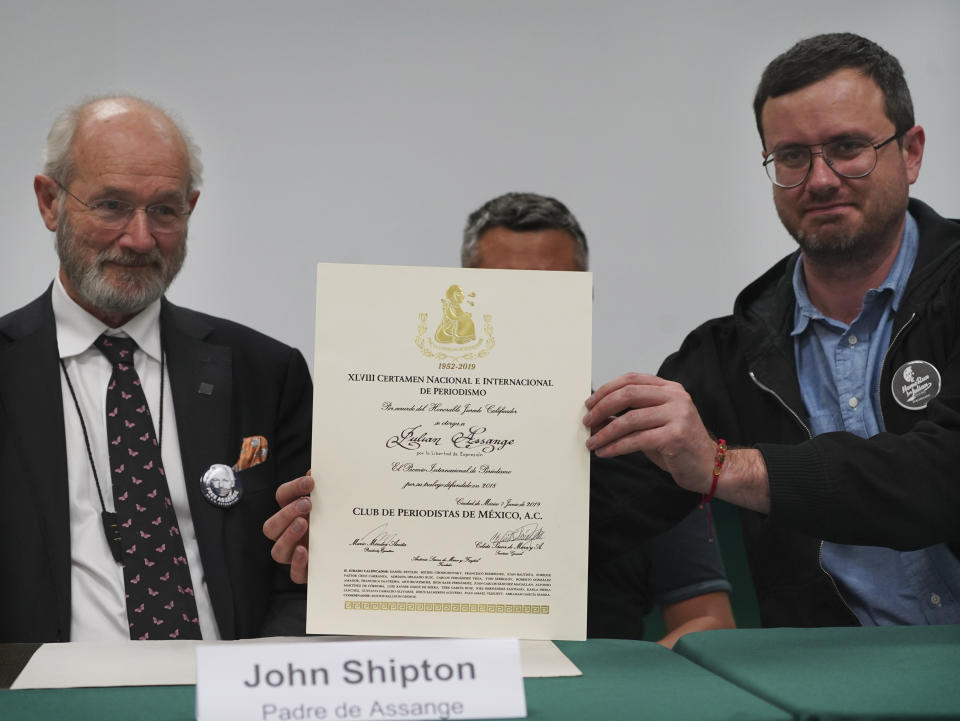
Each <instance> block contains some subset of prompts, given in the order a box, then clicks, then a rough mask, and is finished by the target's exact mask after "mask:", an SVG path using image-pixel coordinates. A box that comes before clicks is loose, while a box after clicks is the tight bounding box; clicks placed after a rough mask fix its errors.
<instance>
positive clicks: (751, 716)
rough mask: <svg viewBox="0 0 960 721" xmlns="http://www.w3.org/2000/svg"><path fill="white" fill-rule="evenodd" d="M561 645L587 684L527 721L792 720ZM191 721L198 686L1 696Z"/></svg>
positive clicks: (655, 671)
mask: <svg viewBox="0 0 960 721" xmlns="http://www.w3.org/2000/svg"><path fill="white" fill-rule="evenodd" d="M557 645H558V646H559V647H560V650H562V651H563V652H564V653H565V654H566V655H567V656H568V657H569V658H570V659H571V660H572V661H573V662H574V663H575V664H576V665H577V666H578V667H579V668H580V670H581V671H583V676H579V677H575V678H530V679H526V681H525V682H524V684H525V686H526V692H527V712H528V716H527V718H529V719H532V720H533V721H538V720H539V721H563V719H577V720H578V721H579V720H581V719H609V720H610V721H616V720H618V719H623V721H644V720H645V719H650V720H651V721H685V720H687V719H689V720H690V721H696V720H702V721H718V719H737V721H789V719H790V715H789V714H787V713H784V712H783V711H781V710H780V709H778V708H776V707H774V706H771V705H770V704H768V703H767V702H765V701H762V700H761V699H759V698H756V697H755V696H753V695H751V694H749V693H747V692H746V691H743V690H741V689H739V688H737V687H736V686H734V685H732V684H730V683H728V682H727V681H724V680H723V679H721V678H719V677H717V676H715V675H714V674H712V673H709V672H708V671H705V670H704V669H702V668H700V667H699V666H697V665H696V664H694V663H691V662H690V661H688V660H686V659H685V658H682V657H680V656H678V655H676V654H674V653H672V652H670V651H667V650H666V649H664V648H662V647H660V646H658V645H656V644H652V643H647V642H644V641H612V640H602V639H601V640H590V641H587V642H586V643H575V642H569V641H567V642H563V641H561V642H558V643H557ZM15 651H16V646H15V645H10V644H8V645H6V646H3V645H0V660H2V658H3V657H4V656H5V655H7V656H9V655H11V654H13V653H14V652H15ZM21 655H22V654H21ZM193 718H194V687H193V686H151V687H135V688H80V689H63V690H60V689H57V690H42V691H40V690H25V691H9V690H3V691H0V719H4V721H6V720H7V719H10V721H13V720H14V719H16V720H17V721H19V720H20V719H30V720H31V721H45V720H46V719H51V720H52V719H57V721H65V720H67V719H69V720H70V721H87V720H88V719H89V720H90V721H103V720H104V719H138V721H153V720H155V719H156V720H159V719H164V720H165V721H167V720H168V721H174V720H175V721H189V720H190V719H193Z"/></svg>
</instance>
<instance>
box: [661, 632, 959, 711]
mask: <svg viewBox="0 0 960 721" xmlns="http://www.w3.org/2000/svg"><path fill="white" fill-rule="evenodd" d="M676 652H677V653H679V654H680V655H682V656H684V657H686V658H688V659H690V660H692V661H695V662H696V663H698V664H700V665H701V666H703V667H704V668H705V669H707V670H709V671H712V672H713V673H715V674H717V675H718V676H722V677H723V678H725V679H727V680H728V681H730V682H731V683H734V684H736V685H737V686H739V687H741V688H743V689H744V690H746V691H749V692H751V693H753V694H755V695H757V696H759V697H760V698H763V699H766V700H767V701H769V702H770V703H772V704H775V705H777V706H779V707H780V708H782V709H785V710H787V711H789V712H790V713H791V714H793V715H794V717H795V718H797V719H804V720H806V721H834V720H839V719H843V720H844V721H849V720H852V719H960V626H913V627H904V626H895V627H891V626H886V627H882V628H770V629H740V630H736V631H707V632H705V633H698V634H692V635H689V636H685V637H683V638H682V639H680V642H679V643H678V644H677V646H676Z"/></svg>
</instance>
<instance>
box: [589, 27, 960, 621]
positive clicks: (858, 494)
mask: <svg viewBox="0 0 960 721" xmlns="http://www.w3.org/2000/svg"><path fill="white" fill-rule="evenodd" d="M754 111H755V114H756V121H757V128H758V130H759V132H760V138H761V142H762V144H763V167H764V169H765V171H766V173H767V174H768V176H769V178H770V180H771V181H772V183H773V186H774V187H773V197H774V204H775V205H776V208H777V212H778V214H779V215H780V218H781V220H782V222H783V224H784V226H785V227H786V228H787V230H788V231H789V233H790V234H791V235H792V236H793V237H794V239H795V240H796V241H797V244H798V245H799V246H800V249H799V251H798V252H795V253H793V254H792V255H790V256H788V257H787V258H785V259H783V260H782V261H780V262H779V263H778V264H777V265H776V266H774V267H773V268H771V269H770V270H769V271H768V272H767V273H766V274H764V275H763V276H762V277H760V278H759V279H758V280H756V281H754V282H753V283H752V284H751V285H749V286H748V287H747V288H746V289H745V290H744V291H743V292H742V293H741V294H740V296H739V297H738V299H737V301H736V304H735V306H734V312H733V315H732V316H727V317H725V318H720V319H716V320H713V321H709V322H708V323H706V324H704V325H703V326H701V327H700V328H698V329H697V330H695V331H694V332H693V333H692V334H691V335H690V336H689V337H688V338H687V339H686V341H685V342H684V344H683V346H682V347H681V349H680V350H679V352H677V353H676V354H674V355H672V356H671V357H670V358H668V359H667V361H666V362H665V363H664V365H663V366H662V368H661V369H660V372H659V376H651V375H640V374H627V375H624V376H621V377H619V378H617V379H615V380H613V381H611V382H610V383H607V384H606V385H604V386H602V387H601V388H599V389H598V390H597V391H596V393H594V394H593V395H592V396H591V397H590V398H589V399H588V401H587V407H588V413H587V414H586V416H585V418H584V423H585V424H586V425H587V426H589V427H591V428H592V429H593V431H594V432H593V435H592V437H591V438H590V440H589V441H588V446H589V447H590V448H591V449H594V450H596V452H597V455H598V456H600V457H611V456H616V455H619V454H622V453H627V452H631V451H637V450H639V451H643V452H644V453H645V454H646V456H647V458H648V459H649V461H651V462H652V464H655V465H656V466H658V467H659V469H661V470H662V471H663V472H666V473H667V474H669V475H670V476H671V477H672V478H673V480H674V481H675V482H676V483H677V484H678V485H679V486H681V487H683V488H686V489H688V490H691V491H695V492H698V493H702V494H704V495H707V496H709V495H711V494H715V495H716V496H717V497H719V498H723V499H725V500H727V501H730V502H733V503H736V504H738V505H740V506H742V507H743V509H744V510H743V511H742V514H741V517H742V523H743V529H744V535H745V541H746V545H747V549H748V553H749V555H750V562H751V568H752V571H753V575H754V582H755V585H756V590H757V597H758V600H759V603H760V607H761V615H762V619H763V622H764V624H765V625H770V626H782V625H786V626H833V625H845V624H857V623H860V624H865V625H880V624H951V623H958V622H960V561H958V553H960V523H958V519H960V477H958V472H957V469H958V468H960V223H958V222H956V221H951V220H945V219H944V218H941V217H940V216H939V215H937V214H936V213H935V212H934V211H933V210H932V209H931V208H929V207H928V206H926V205H924V204H923V203H922V202H920V201H918V200H915V199H912V198H909V187H910V185H911V184H912V183H913V182H914V181H915V180H916V179H917V176H918V174H919V172H920V164H921V160H922V157H923V147H924V131H923V128H921V127H920V126H918V125H915V124H914V118H913V107H912V102H911V99H910V93H909V90H908V89H907V85H906V81H905V79H904V76H903V71H902V69H901V67H900V64H899V62H898V61H897V60H896V58H894V57H893V56H891V55H890V54H889V53H887V52H886V51H885V50H883V49H882V48H880V47H879V46H877V45H876V44H875V43H873V42H871V41H869V40H867V39H865V38H862V37H859V36H856V35H852V34H847V33H843V34H829V35H820V36H817V37H812V38H809V39H807V40H804V41H801V42H799V43H797V44H796V45H795V46H794V47H793V48H791V49H790V50H788V51H787V52H786V53H784V54H782V55H781V56H779V57H777V58H776V59H775V60H773V61H772V62H771V63H770V64H769V65H768V66H767V68H766V70H765V71H764V73H763V77H762V79H761V81H760V85H759V88H758V90H757V93H756V98H755V100H754ZM610 419H612V420H610ZM608 420H609V422H607V423H606V425H604V423H605V422H606V421H608ZM714 434H715V435H714ZM720 439H723V441H721V440H720ZM723 446H728V447H729V450H728V451H726V452H725V453H724V452H723ZM655 473H657V470H656V469H655V468H653V467H652V466H651V468H650V470H649V475H650V476H651V477H652V476H653V474H655Z"/></svg>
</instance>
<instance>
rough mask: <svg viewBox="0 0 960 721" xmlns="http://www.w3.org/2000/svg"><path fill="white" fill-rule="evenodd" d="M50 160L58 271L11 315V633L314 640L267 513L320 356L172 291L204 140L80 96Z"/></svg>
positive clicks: (46, 197) (47, 185)
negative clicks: (312, 362)
mask: <svg viewBox="0 0 960 721" xmlns="http://www.w3.org/2000/svg"><path fill="white" fill-rule="evenodd" d="M45 155H46V157H45V165H44V172H43V173H42V174H40V175H37V176H36V178H35V179H34V190H35V192H36V196H37V202H38V205H39V209H40V214H41V217H42V218H43V221H44V224H45V225H46V227H47V228H48V229H49V230H51V231H53V232H54V233H55V234H56V247H57V255H58V256H59V259H60V267H59V272H58V273H57V275H56V277H55V278H54V281H53V283H52V284H51V286H50V287H49V288H48V289H47V290H46V292H44V293H43V295H41V296H40V297H39V298H38V299H37V300H35V301H34V302H32V303H30V304H29V305H27V306H25V307H24V308H21V309H19V310H17V311H14V312H13V313H10V314H9V315H7V316H5V317H3V318H0V471H2V472H0V578H2V579H3V581H4V585H5V588H7V589H8V591H7V592H6V593H4V594H2V595H0V641H68V640H82V639H110V638H114V639H130V638H132V639H168V638H201V637H202V638H244V637H252V636H259V635H269V634H276V633H296V632H299V633H302V632H303V612H304V596H303V593H302V591H299V590H298V589H296V588H295V587H293V585H292V584H290V582H289V580H288V579H287V578H286V573H284V570H283V569H282V568H281V567H280V566H278V565H277V564H275V563H274V561H273V560H272V559H271V558H270V548H269V544H268V543H267V542H266V540H265V539H264V538H263V536H262V535H261V532H260V528H261V526H262V524H263V522H264V520H265V519H266V518H267V517H269V516H270V514H271V513H273V512H274V511H275V510H276V504H275V501H274V499H273V495H274V490H275V488H276V486H277V485H279V484H280V482H281V481H283V480H287V479H289V478H292V477H294V476H297V475H301V474H302V473H303V471H304V470H305V469H306V467H307V465H308V462H309V449H310V413H311V408H310V398H311V389H310V386H311V383H310V377H309V374H308V371H307V367H306V364H305V362H304V360H303V357H302V355H301V354H300V353H299V352H298V351H297V350H295V349H293V348H290V347H288V346H285V345H283V344H281V343H279V342H277V341H275V340H272V339H270V338H268V337H266V336H264V335H262V334H260V333H257V332H255V331H253V330H251V329H249V328H245V327H243V326H240V325H238V324H236V323H232V322H230V321H227V320H223V319H219V318H214V317H211V316H207V315H203V314H201V313H197V312H195V311H192V310H187V309H184V308H179V307H177V306H174V305H173V304H171V303H170V302H168V301H167V300H166V298H165V297H164V296H163V294H164V292H165V291H166V289H167V287H168V286H169V285H170V283H171V282H172V281H173V279H174V277H175V276H176V275H177V273H178V271H179V270H180V268H181V266H182V264H183V261H184V258H185V256H186V237H187V225H188V221H189V218H190V215H191V213H192V212H193V210H194V208H195V207H196V203H197V199H198V197H199V194H200V192H199V190H198V186H199V184H200V173H201V166H200V163H199V160H198V151H197V148H196V147H195V146H194V145H193V144H192V142H191V141H190V139H189V137H188V136H187V134H186V133H185V132H184V130H183V129H182V128H181V127H180V126H179V125H178V124H177V123H176V122H174V121H173V120H172V119H171V118H170V117H169V116H168V115H167V114H166V113H164V112H163V111H162V110H160V109H159V108H158V107H156V106H154V105H152V104H150V103H148V102H145V101H143V100H140V99H138V98H134V97H128V96H117V97H102V98H98V99H96V100H93V101H90V102H87V103H84V104H81V105H78V106H76V107H73V108H70V109H68V110H67V111H65V112H64V113H63V114H62V115H61V116H60V117H59V118H58V119H57V121H56V122H55V123H54V125H53V127H52V129H51V131H50V134H49V137H48V140H47V146H46V153H45ZM214 476H216V478H217V479H218V481H217V485H216V488H215V489H214V484H213V483H212V482H211V481H210V478H213V477H214ZM224 478H226V479H227V481H224ZM224 483H226V484H227V486H229V487H227V486H225V485H224Z"/></svg>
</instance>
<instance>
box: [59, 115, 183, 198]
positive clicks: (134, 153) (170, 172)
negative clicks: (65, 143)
mask: <svg viewBox="0 0 960 721" xmlns="http://www.w3.org/2000/svg"><path fill="white" fill-rule="evenodd" d="M70 155H71V160H72V163H73V165H74V169H75V173H76V174H78V175H80V176H104V175H117V174H120V175H124V174H125V175H128V176H133V175H139V176H151V175H155V176H157V177H158V178H164V179H166V180H168V181H169V180H176V181H180V180H182V182H183V185H184V188H186V185H187V184H188V183H189V176H190V160H189V153H188V150H187V145H186V142H185V141H184V139H183V137H182V136H181V135H180V131H179V130H178V129H177V126H176V125H174V123H173V122H172V121H171V120H170V119H169V118H168V117H167V116H166V114H165V113H163V111H161V110H159V109H157V108H155V107H153V106H151V105H149V104H147V103H143V102H140V101H138V100H136V99H132V98H107V99H104V100H98V101H95V102H93V103H91V104H90V105H88V106H87V107H85V108H84V109H83V111H82V114H81V116H80V120H79V123H78V125H77V129H76V132H75V134H74V137H73V142H72V143H71V149H70ZM90 179H92V178H90Z"/></svg>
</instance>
